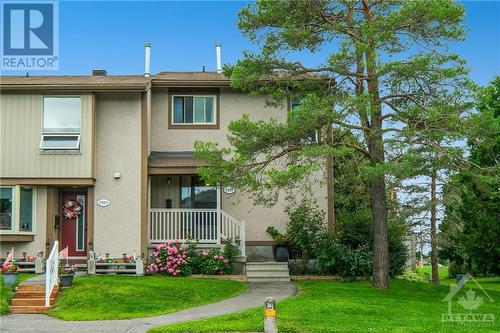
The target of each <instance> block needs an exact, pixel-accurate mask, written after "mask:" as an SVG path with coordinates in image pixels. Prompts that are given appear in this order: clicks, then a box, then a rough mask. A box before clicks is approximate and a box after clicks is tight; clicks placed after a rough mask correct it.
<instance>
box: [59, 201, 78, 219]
mask: <svg viewBox="0 0 500 333" xmlns="http://www.w3.org/2000/svg"><path fill="white" fill-rule="evenodd" d="M81 211H82V205H80V203H79V202H78V201H76V200H68V201H66V202H65V203H64V204H63V212H62V214H63V216H64V218H65V219H66V220H71V219H74V218H77V217H78V216H79V215H80V213H81Z"/></svg>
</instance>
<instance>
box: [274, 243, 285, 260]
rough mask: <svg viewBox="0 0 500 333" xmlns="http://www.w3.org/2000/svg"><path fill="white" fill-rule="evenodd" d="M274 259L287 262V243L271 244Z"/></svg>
mask: <svg viewBox="0 0 500 333" xmlns="http://www.w3.org/2000/svg"><path fill="white" fill-rule="evenodd" d="M273 255H274V261H277V262H287V261H288V244H276V245H273Z"/></svg>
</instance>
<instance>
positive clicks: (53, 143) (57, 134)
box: [40, 96, 82, 150]
mask: <svg viewBox="0 0 500 333" xmlns="http://www.w3.org/2000/svg"><path fill="white" fill-rule="evenodd" d="M81 105H82V103H81V99H80V97H74V96H64V97H44V98H43V128H42V140H41V143H40V149H42V150H78V149H80V129H81V112H82V107H81Z"/></svg>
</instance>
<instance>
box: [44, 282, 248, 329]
mask: <svg viewBox="0 0 500 333" xmlns="http://www.w3.org/2000/svg"><path fill="white" fill-rule="evenodd" d="M246 286H247V285H246V283H244V282H239V281H224V280H217V279H195V278H172V277H166V276H143V277H136V276H82V277H76V278H75V279H74V283H73V287H72V288H68V289H65V290H64V291H63V292H62V293H61V294H60V296H59V297H58V298H57V301H56V305H55V307H54V309H52V310H51V311H50V312H49V315H51V316H53V317H56V318H60V319H64V320H96V319H126V318H137V317H149V316H155V315H160V314H165V313H171V312H176V311H179V310H182V309H185V308H190V307H194V306H197V305H201V304H206V303H212V302H215V301H219V300H221V299H224V298H227V297H232V296H235V295H238V294H240V293H242V292H243V291H245V290H246Z"/></svg>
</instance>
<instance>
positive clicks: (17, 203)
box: [0, 185, 38, 235]
mask: <svg viewBox="0 0 500 333" xmlns="http://www.w3.org/2000/svg"><path fill="white" fill-rule="evenodd" d="M1 187H2V188H11V189H12V220H11V229H10V230H0V235H36V207H37V202H36V200H37V197H38V194H37V188H36V186H25V185H14V186H1ZM21 187H29V188H32V189H33V194H32V195H33V211H32V217H31V231H22V230H21V226H20V224H21Z"/></svg>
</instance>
